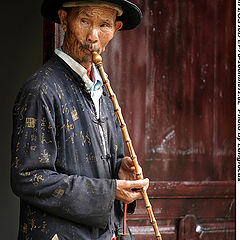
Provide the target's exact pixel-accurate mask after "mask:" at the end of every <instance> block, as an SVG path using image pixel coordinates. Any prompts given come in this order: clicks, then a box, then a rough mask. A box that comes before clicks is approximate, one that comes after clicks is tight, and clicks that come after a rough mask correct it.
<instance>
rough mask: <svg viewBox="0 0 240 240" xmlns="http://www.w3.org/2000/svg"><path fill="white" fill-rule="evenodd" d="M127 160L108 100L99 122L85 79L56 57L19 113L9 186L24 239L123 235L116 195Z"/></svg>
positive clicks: (105, 239)
mask: <svg viewBox="0 0 240 240" xmlns="http://www.w3.org/2000/svg"><path fill="white" fill-rule="evenodd" d="M99 124H101V126H102V129H103V133H104V139H105V146H106V150H107V154H105V153H104V150H103V138H102V137H101V136H100V133H99ZM123 156H124V150H123V140H122V134H121V130H120V128H119V126H118V123H117V120H116V118H115V115H114V109H113V107H112V103H111V101H110V100H109V98H108V96H107V94H106V93H105V92H104V93H103V95H102V97H101V98H100V119H97V117H96V112H95V107H94V104H93V102H92V99H91V96H90V94H89V92H88V91H87V90H86V87H85V84H84V83H83V81H82V79H81V78H80V77H79V75H78V74H76V72H74V71H73V70H72V69H71V68H70V67H69V66H68V65H67V64H66V63H65V62H64V61H63V60H62V59H61V58H59V57H58V56H57V55H56V54H54V55H53V57H52V58H51V59H50V60H49V61H48V62H47V63H46V64H45V65H44V66H43V67H42V68H41V69H40V70H39V71H38V72H36V73H35V74H34V75H32V76H31V77H30V79H29V80H28V81H27V82H26V84H25V85H24V86H23V88H22V89H21V91H20V93H19V94H18V97H17V99H16V102H15V105H14V111H13V136H12V166H11V185H12V189H13V191H14V192H15V194H17V195H18V196H19V197H20V209H21V210H20V211H21V212H20V227H19V237H18V239H21V240H22V239H24V240H45V239H52V238H53V237H54V236H55V237H56V236H57V237H58V239H59V240H89V239H102V240H110V239H111V237H112V236H113V233H114V232H115V231H118V232H122V217H123V212H122V204H121V203H120V202H119V201H117V200H115V194H116V179H117V175H118V171H119V168H120V164H121V159H122V158H123ZM130 207H131V209H130ZM130 207H129V209H128V210H129V212H133V209H134V207H135V206H134V204H133V205H132V206H130ZM56 239H57V238H56ZM129 239H133V238H132V237H131V234H130V237H129Z"/></svg>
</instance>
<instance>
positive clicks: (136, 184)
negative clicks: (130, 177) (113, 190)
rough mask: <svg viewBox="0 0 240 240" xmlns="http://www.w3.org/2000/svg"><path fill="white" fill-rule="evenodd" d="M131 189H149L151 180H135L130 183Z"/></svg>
mask: <svg viewBox="0 0 240 240" xmlns="http://www.w3.org/2000/svg"><path fill="white" fill-rule="evenodd" d="M128 184H129V186H128V187H129V188H131V189H134V188H136V189H142V188H148V186H149V179H148V178H145V179H140V180H135V181H129V182H128Z"/></svg>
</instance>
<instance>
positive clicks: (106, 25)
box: [100, 23, 109, 28]
mask: <svg viewBox="0 0 240 240" xmlns="http://www.w3.org/2000/svg"><path fill="white" fill-rule="evenodd" d="M100 27H101V28H104V27H109V24H107V23H103V24H101V25H100Z"/></svg>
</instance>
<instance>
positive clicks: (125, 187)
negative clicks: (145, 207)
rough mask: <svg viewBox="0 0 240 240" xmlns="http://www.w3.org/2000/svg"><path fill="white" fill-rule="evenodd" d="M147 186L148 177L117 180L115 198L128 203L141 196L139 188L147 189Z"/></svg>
mask: <svg viewBox="0 0 240 240" xmlns="http://www.w3.org/2000/svg"><path fill="white" fill-rule="evenodd" d="M148 187H149V179H148V178H146V179H141V180H134V181H132V180H117V192H116V199H118V200H120V201H121V202H123V203H126V204H129V203H131V202H133V201H135V200H137V199H139V198H141V196H142V194H141V190H142V189H144V190H147V189H148Z"/></svg>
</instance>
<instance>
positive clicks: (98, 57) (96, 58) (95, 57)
mask: <svg viewBox="0 0 240 240" xmlns="http://www.w3.org/2000/svg"><path fill="white" fill-rule="evenodd" d="M92 60H93V62H94V63H95V65H96V66H99V65H101V64H102V57H101V55H100V54H98V53H97V52H92Z"/></svg>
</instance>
